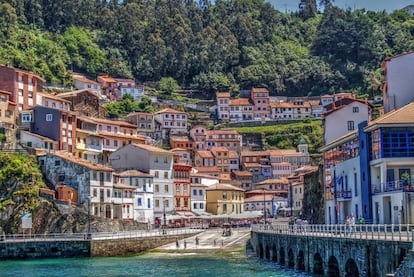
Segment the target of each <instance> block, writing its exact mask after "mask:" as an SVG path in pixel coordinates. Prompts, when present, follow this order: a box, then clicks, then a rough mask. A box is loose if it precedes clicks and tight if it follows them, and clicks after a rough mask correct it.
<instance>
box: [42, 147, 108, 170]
mask: <svg viewBox="0 0 414 277" xmlns="http://www.w3.org/2000/svg"><path fill="white" fill-rule="evenodd" d="M47 155H51V156H56V157H58V158H61V159H64V160H66V161H69V162H72V163H75V164H78V165H81V166H84V167H87V168H89V169H92V170H98V171H110V172H112V171H114V170H113V168H112V167H109V166H105V165H102V164H98V163H94V162H90V161H88V160H85V159H81V158H78V157H76V156H73V155H71V154H69V153H67V152H63V151H55V152H51V153H48V154H47Z"/></svg>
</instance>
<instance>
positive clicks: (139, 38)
mask: <svg viewBox="0 0 414 277" xmlns="http://www.w3.org/2000/svg"><path fill="white" fill-rule="evenodd" d="M212 2H213V1H209V0H201V1H194V0H189V1H183V0H173V1H170V0H152V1H147V0H124V1H116V0H110V1H106V0H60V1H44V0H13V1H6V0H0V14H1V15H2V16H1V17H0V63H2V64H9V65H12V66H15V67H18V68H21V69H24V70H30V71H34V72H37V73H39V74H40V75H41V76H43V77H44V78H45V79H46V80H47V81H48V82H52V83H63V84H66V85H71V84H72V80H71V77H70V76H71V74H70V73H71V72H72V71H76V72H81V73H85V74H87V75H88V76H90V77H91V78H94V77H95V76H97V75H98V74H110V75H112V76H114V77H128V78H130V77H134V78H136V79H137V80H138V81H142V82H144V81H153V82H158V81H160V80H161V79H162V78H172V79H173V80H175V81H177V83H178V84H179V85H180V87H187V88H188V87H191V88H194V89H199V90H203V91H205V92H207V93H213V92H215V91H216V90H230V91H236V90H238V89H250V88H251V87H267V88H269V90H270V91H271V94H273V95H288V96H297V95H320V94H324V93H327V92H334V91H340V90H351V91H356V92H358V93H359V94H364V95H365V94H376V93H379V92H380V91H379V85H380V84H381V80H382V70H381V62H382V61H383V60H384V58H386V57H389V56H393V55H397V54H401V53H403V52H405V51H409V50H412V49H413V45H414V36H413V34H414V21H413V19H412V18H411V17H410V16H409V14H408V13H406V12H403V11H396V12H394V13H392V14H387V13H386V12H371V11H365V10H355V11H351V10H342V9H340V8H338V7H335V6H332V5H331V4H332V3H331V1H329V0H324V1H316V0H301V1H299V0H297V3H298V4H299V2H302V3H304V4H306V5H302V6H303V7H305V8H304V9H303V10H301V11H299V12H297V13H290V14H285V13H281V12H279V11H277V10H275V9H274V8H273V7H272V6H271V5H270V4H269V3H266V2H265V1H264V0H216V1H214V4H212ZM317 2H318V3H317ZM319 2H323V3H324V6H325V7H324V12H323V13H320V12H317V9H316V5H317V4H319ZM170 83H171V82H170Z"/></svg>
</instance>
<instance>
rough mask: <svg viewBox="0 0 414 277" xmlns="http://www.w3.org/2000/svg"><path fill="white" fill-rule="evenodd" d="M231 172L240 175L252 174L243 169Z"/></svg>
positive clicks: (248, 175)
mask: <svg viewBox="0 0 414 277" xmlns="http://www.w3.org/2000/svg"><path fill="white" fill-rule="evenodd" d="M232 173H233V174H234V175H236V176H240V177H252V176H253V174H252V173H251V172H250V171H245V170H234V171H233V172H232Z"/></svg>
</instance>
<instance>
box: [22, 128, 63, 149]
mask: <svg viewBox="0 0 414 277" xmlns="http://www.w3.org/2000/svg"><path fill="white" fill-rule="evenodd" d="M20 143H21V144H22V145H24V146H26V147H29V148H41V149H47V150H59V142H57V141H54V140H53V139H50V138H48V137H44V136H41V135H38V134H34V133H30V132H28V131H24V130H21V131H20Z"/></svg>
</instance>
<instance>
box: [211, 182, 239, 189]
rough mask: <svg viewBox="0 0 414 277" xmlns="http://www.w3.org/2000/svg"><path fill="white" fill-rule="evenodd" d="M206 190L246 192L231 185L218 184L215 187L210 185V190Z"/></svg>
mask: <svg viewBox="0 0 414 277" xmlns="http://www.w3.org/2000/svg"><path fill="white" fill-rule="evenodd" d="M206 190H236V191H244V189H241V188H238V187H235V186H233V185H230V184H223V183H217V184H214V185H210V186H208V188H206Z"/></svg>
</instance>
